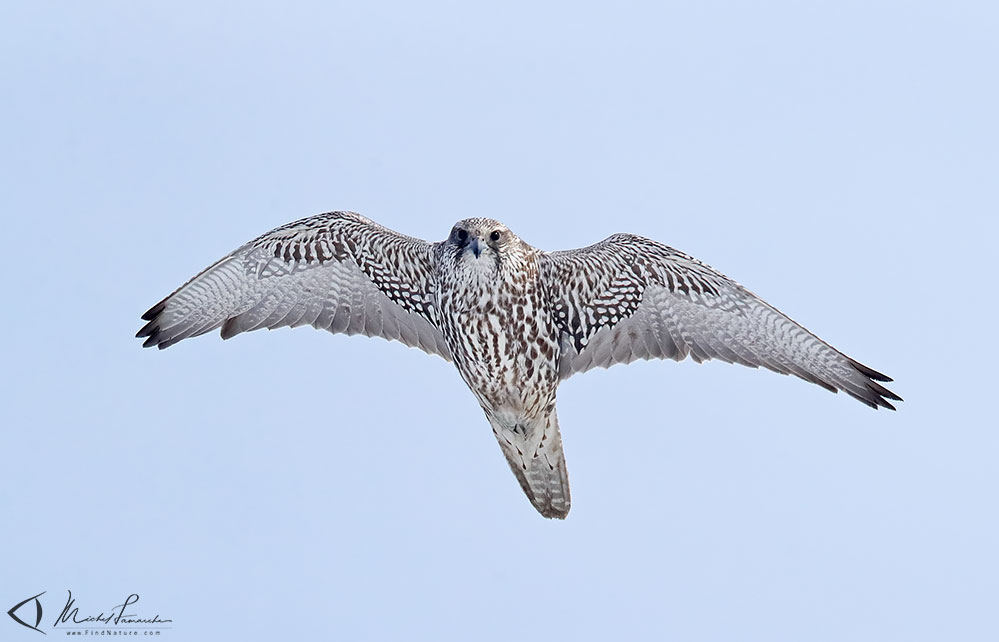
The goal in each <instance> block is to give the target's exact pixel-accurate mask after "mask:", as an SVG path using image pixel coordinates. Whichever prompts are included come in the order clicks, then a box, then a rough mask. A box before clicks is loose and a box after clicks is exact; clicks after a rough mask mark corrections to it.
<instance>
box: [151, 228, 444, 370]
mask: <svg viewBox="0 0 999 642" xmlns="http://www.w3.org/2000/svg"><path fill="white" fill-rule="evenodd" d="M431 248H432V245H430V244H428V243H426V242H425V241H421V240H419V239H414V238H410V237H408V236H404V235H402V234H398V233H397V232H393V231H392V230H389V229H387V228H385V227H382V226H381V225H378V224H377V223H374V222H373V221H370V220H368V219H367V218H365V217H363V216H361V215H360V214H355V213H353V212H329V213H326V214H319V215H318V216H312V217H310V218H304V219H301V220H299V221H295V222H294V223H289V224H287V225H283V226H281V227H279V228H277V229H275V230H272V231H270V232H268V233H267V234H264V235H263V236H260V237H258V238H257V239H254V240H253V241H250V242H249V243H247V244H246V245H244V246H242V247H241V248H239V249H238V250H236V251H235V252H233V253H232V254H230V255H228V256H226V257H225V258H223V259H221V260H220V261H218V262H217V263H215V264H214V265H212V266H210V267H209V268H207V269H206V270H204V271H203V272H201V273H200V274H198V275H197V276H195V277H194V278H193V279H191V280H190V281H188V282H187V283H186V284H184V285H183V286H181V287H180V288H179V289H178V290H177V291H176V292H174V293H173V294H171V295H170V296H168V297H167V298H165V299H163V300H162V301H160V302H159V303H157V304H156V305H154V306H153V307H152V308H150V309H149V311H147V312H146V313H145V314H144V315H143V316H142V318H143V319H144V320H146V321H148V323H147V324H146V325H145V326H144V327H143V328H142V329H141V330H139V333H138V334H137V335H136V336H138V337H146V340H145V342H144V343H143V344H142V345H143V346H144V347H151V346H157V347H159V348H161V349H162V348H167V347H169V346H171V345H173V344H175V343H177V342H178V341H181V340H183V339H186V338H188V337H194V336H198V335H200V334H204V333H206V332H209V331H211V330H214V329H215V328H222V332H221V334H222V338H223V339H228V338H230V337H232V336H235V335H237V334H239V333H240V332H247V331H250V330H257V329H259V328H270V329H273V328H279V327H282V326H292V327H296V326H300V325H306V324H309V325H312V326H314V327H316V328H321V329H323V330H329V331H330V332H333V333H338V332H342V333H345V334H364V335H367V336H369V337H372V336H378V337H383V338H385V339H389V340H397V341H401V342H402V343H404V344H406V345H408V346H411V347H414V348H420V349H422V350H424V351H425V352H428V353H430V354H436V355H440V356H441V357H443V358H444V359H446V360H448V361H450V360H451V354H450V351H449V350H448V348H447V346H446V345H445V343H444V337H443V335H442V334H441V332H440V330H439V329H438V325H437V321H436V314H437V312H436V308H435V307H434V305H433V296H434V291H435V289H436V279H435V277H434V271H433V267H432V260H433V256H432V250H431Z"/></svg>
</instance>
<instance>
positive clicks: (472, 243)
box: [468, 238, 482, 258]
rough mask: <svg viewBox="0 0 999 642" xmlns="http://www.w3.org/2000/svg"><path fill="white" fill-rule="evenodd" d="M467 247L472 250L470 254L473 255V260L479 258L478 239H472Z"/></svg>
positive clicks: (480, 249)
mask: <svg viewBox="0 0 999 642" xmlns="http://www.w3.org/2000/svg"><path fill="white" fill-rule="evenodd" d="M468 246H469V247H470V248H472V253H473V254H475V258H479V255H481V254H482V246H481V245H479V239H477V238H473V239H472V240H471V241H470V242H469V243H468Z"/></svg>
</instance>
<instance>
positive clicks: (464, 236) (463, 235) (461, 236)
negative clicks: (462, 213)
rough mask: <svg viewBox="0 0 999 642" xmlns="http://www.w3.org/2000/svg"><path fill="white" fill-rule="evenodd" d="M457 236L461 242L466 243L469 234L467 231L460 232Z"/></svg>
mask: <svg viewBox="0 0 999 642" xmlns="http://www.w3.org/2000/svg"><path fill="white" fill-rule="evenodd" d="M455 236H457V237H458V240H459V241H465V240H467V239H468V232H466V231H465V230H458V233H457V234H456V235H455Z"/></svg>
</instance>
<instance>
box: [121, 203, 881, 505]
mask: <svg viewBox="0 0 999 642" xmlns="http://www.w3.org/2000/svg"><path fill="white" fill-rule="evenodd" d="M142 318H143V319H144V320H146V321H147V322H148V323H146V325H145V326H143V328H142V329H141V330H139V332H138V334H137V335H136V336H138V337H140V338H145V342H144V343H143V344H142V345H143V346H145V347H151V346H157V347H159V348H166V347H169V346H171V345H173V344H175V343H177V342H178V341H181V340H182V339H186V338H188V337H194V336H197V335H199V334H204V333H206V332H209V331H211V330H215V329H216V328H221V334H222V338H223V339H228V338H230V337H232V336H235V335H237V334H239V333H240V332H246V331H249V330H257V329H260V328H279V327H282V326H292V327H295V326H300V325H312V326H314V327H316V328H321V329H323V330H329V331H330V332H343V333H346V334H364V335H367V336H369V337H371V336H377V337H382V338H385V339H390V340H396V341H401V342H402V343H404V344H406V345H408V346H412V347H415V348H420V349H421V350H424V351H425V352H428V353H430V354H436V355H438V356H440V357H442V358H444V359H445V360H447V361H453V362H454V364H455V366H456V367H457V369H458V372H459V373H460V374H461V376H462V378H463V379H464V380H465V383H467V384H468V387H469V388H470V389H471V391H472V393H473V394H474V395H475V397H476V398H477V399H478V401H479V403H480V404H481V406H482V409H483V410H484V411H485V414H486V418H487V419H488V420H489V424H490V425H491V426H492V429H493V433H494V434H495V435H496V439H497V441H498V442H499V445H500V448H501V449H502V450H503V454H504V455H506V458H507V461H508V462H509V463H510V468H511V469H512V470H513V473H514V475H516V477H517V480H518V481H519V482H520V485H521V487H522V488H523V489H524V492H525V493H526V494H527V497H528V499H530V500H531V503H532V504H533V505H534V507H535V508H536V509H537V510H538V512H540V513H541V514H542V515H544V516H545V517H557V518H560V519H562V518H565V516H566V515H567V514H568V513H569V480H568V477H567V475H566V468H565V458H564V456H563V454H562V436H561V434H560V432H559V425H558V418H557V416H556V413H555V393H556V391H557V389H558V385H559V383H560V382H562V381H563V380H565V379H567V378H569V377H571V376H572V375H573V374H575V373H577V372H585V371H586V370H589V369H590V368H594V367H597V366H600V367H603V368H606V367H609V366H612V365H614V364H616V363H630V362H631V361H634V360H636V359H653V358H659V359H662V358H669V359H675V360H676V361H681V360H683V359H685V358H686V357H687V356H688V355H690V356H691V357H692V358H693V359H694V360H695V361H697V362H701V361H706V360H708V359H721V360H722V361H727V362H729V363H741V364H743V365H746V366H751V367H753V368H756V367H759V366H763V367H765V368H768V369H770V370H773V371H775V372H779V373H781V374H793V375H796V376H798V377H800V378H802V379H804V380H805V381H810V382H812V383H815V384H818V385H820V386H822V387H823V388H826V389H828V390H831V391H833V392H836V391H838V390H842V391H843V392H845V393H846V394H848V395H850V396H851V397H853V398H854V399H857V400H859V401H861V402H862V403H864V404H867V405H868V406H870V407H872V408H879V407H880V408H889V409H891V410H894V407H893V406H892V404H891V403H890V401H889V400H895V401H901V398H900V397H898V396H896V395H895V394H894V393H892V392H891V391H890V390H888V389H887V388H885V387H884V386H882V385H881V384H880V383H878V382H879V381H881V382H884V381H891V379H889V378H888V377H886V376H885V375H883V374H881V373H879V372H877V371H875V370H872V369H871V368H868V367H867V366H865V365H862V364H860V363H858V362H857V361H854V360H853V359H851V358H849V357H847V356H846V355H845V354H843V353H842V352H840V351H839V350H836V349H835V348H833V347H832V346H830V345H829V344H828V343H826V342H825V341H823V340H822V339H819V338H818V337H817V336H815V335H814V334H812V333H811V332H809V331H808V330H806V329H805V328H804V327H802V326H800V325H799V324H797V323H795V322H794V321H792V320H791V319H790V318H788V317H787V316H785V315H784V314H783V313H781V312H780V311H779V310H777V309H776V308H774V307H773V306H771V305H769V304H768V303H766V302H764V301H763V300H761V299H760V298H758V297H757V296H756V295H754V294H753V293H752V292H750V291H749V290H746V289H745V288H743V287H742V286H741V285H739V284H738V283H736V282H735V281H733V280H731V279H729V278H728V277H726V276H724V275H722V274H720V273H718V272H716V271H715V270H713V269H711V268H710V267H708V266H707V265H705V264H703V263H701V262H700V261H698V260H696V259H694V258H691V257H689V256H687V255H686V254H683V253H682V252H678V251H677V250H674V249H673V248H671V247H667V246H665V245H662V244H661V243H657V242H655V241H651V240H649V239H645V238H642V237H640V236H633V235H631V234H615V235H614V236H611V237H610V238H607V239H605V240H603V241H601V242H600V243H597V244H596V245H591V246H589V247H586V248H582V249H578V250H567V251H561V252H545V251H543V250H539V249H536V248H534V247H531V246H530V245H528V244H527V243H525V242H524V241H522V240H521V239H520V238H519V237H518V236H516V235H515V234H514V233H513V232H511V231H510V230H509V229H507V227H506V226H505V225H503V224H502V223H500V222H498V221H494V220H491V219H486V218H471V219H465V220H463V221H459V222H458V223H457V224H456V225H455V226H454V228H453V229H452V230H451V234H450V235H449V236H448V238H447V239H446V240H444V241H440V242H438V243H427V242H426V241H421V240H419V239H415V238H411V237H408V236H403V235H402V234H398V233H396V232H394V231H392V230H389V229H387V228H385V227H382V226H380V225H378V224H377V223H374V222H372V221H370V220H368V219H367V218H365V217H363V216H361V215H359V214H355V213H353V212H329V213H326V214H320V215H318V216H313V217H310V218H305V219H302V220H300V221H296V222H294V223H289V224H288V225H284V226H282V227H279V228H277V229H275V230H272V231H271V232H268V233H267V234H264V235H263V236H261V237H259V238H257V239H254V240H253V241H250V242H249V243H247V244H246V245H244V246H242V247H240V248H239V249H237V250H236V251H234V252H233V253H232V254H229V255H228V256H226V257H224V258H222V259H221V260H219V261H218V262H216V263H214V264H213V265H211V266H209V267H208V268H207V269H205V270H204V271H202V272H201V273H200V274H198V275H197V276H195V277H194V278H193V279H191V280H190V281H188V282H187V283H186V284H184V285H183V286H181V287H180V288H179V289H178V290H177V291H176V292H174V293H173V294H171V295H170V296H168V297H167V298H165V299H163V300H162V301H160V302H159V303H157V304H156V305H154V306H153V307H152V308H150V309H149V311H147V312H146V313H145V314H144V315H143V316H142Z"/></svg>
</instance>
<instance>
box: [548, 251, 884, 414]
mask: <svg viewBox="0 0 999 642" xmlns="http://www.w3.org/2000/svg"><path fill="white" fill-rule="evenodd" d="M542 274H543V278H544V279H545V281H546V286H547V288H548V291H549V293H550V296H551V297H552V300H551V304H552V306H553V309H555V310H557V311H559V313H558V314H557V315H556V319H557V322H558V325H559V328H560V332H561V334H562V338H561V342H560V343H561V346H562V354H561V356H560V359H559V375H560V377H561V378H562V379H566V378H568V377H570V376H572V375H573V374H575V373H578V372H585V371H586V370H589V369H591V368H595V367H598V366H599V367H604V368H607V367H610V366H612V365H614V364H617V363H630V362H631V361H634V360H635V359H657V358H658V359H661V358H670V359H675V360H677V361H682V360H683V359H685V358H686V357H687V356H688V355H689V356H690V357H691V358H692V359H693V360H694V361H697V362H702V361H707V360H709V359H719V360H721V361H726V362H729V363H739V364H742V365H745V366H749V367H752V368H758V367H760V366H763V367H764V368H767V369H769V370H773V371H775V372H779V373H781V374H793V375H795V376H797V377H800V378H802V379H804V380H805V381H809V382H811V383H814V384H817V385H819V386H822V387H823V388H826V389H827V390H831V391H833V392H836V391H838V390H842V391H843V392H846V393H847V394H848V395H850V396H851V397H854V398H855V399H858V400H859V401H861V402H863V403H865V404H867V405H869V406H871V407H874V408H878V407H882V408H890V409H894V407H893V406H892V404H891V403H890V401H889V400H894V401H901V398H900V397H898V396H897V395H895V394H894V393H893V392H891V391H890V390H888V389H887V388H885V387H884V386H882V385H880V384H879V383H877V382H879V381H891V379H889V378H888V377H886V376H884V375H883V374H881V373H879V372H877V371H876V370H872V369H871V368H868V367H867V366H865V365H863V364H861V363H858V362H857V361H854V360H853V359H850V358H849V357H847V356H846V355H844V354H843V353H842V352H840V351H838V350H836V349H835V348H833V347H832V346H830V345H829V344H828V343H826V342H825V341H822V340H821V339H819V338H818V337H817V336H815V335H814V334H812V333H811V332H809V331H808V330H806V329H805V328H804V327H802V326H801V325H799V324H798V323H796V322H795V321H793V320H792V319H790V318H789V317H788V316H786V315H784V314H783V313H781V312H780V311H779V310H777V309H776V308H774V307H773V306H771V305H770V304H768V303H766V302H765V301H763V300H762V299H760V298H759V297H757V296H756V295H754V294H753V293H752V292H750V291H748V290H746V289H745V288H743V287H742V286H741V285H739V284H738V283H736V282H735V281H732V280H731V279H729V278H728V277H726V276H724V275H723V274H721V273H719V272H717V271H715V270H713V269H712V268H710V267H708V266H707V265H705V264H703V263H701V262H700V261H697V260H696V259H694V258H692V257H690V256H687V255H685V254H683V253H681V252H678V251H677V250H674V249H673V248H671V247H668V246H665V245H662V244H660V243H657V242H655V241H651V240H649V239H645V238H642V237H639V236H634V235H630V234H616V235H614V236H611V237H610V238H608V239H606V240H604V241H602V242H600V243H597V244H596V245H591V246H590V247H586V248H582V249H579V250H568V251H562V252H550V253H546V254H543V255H542Z"/></svg>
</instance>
